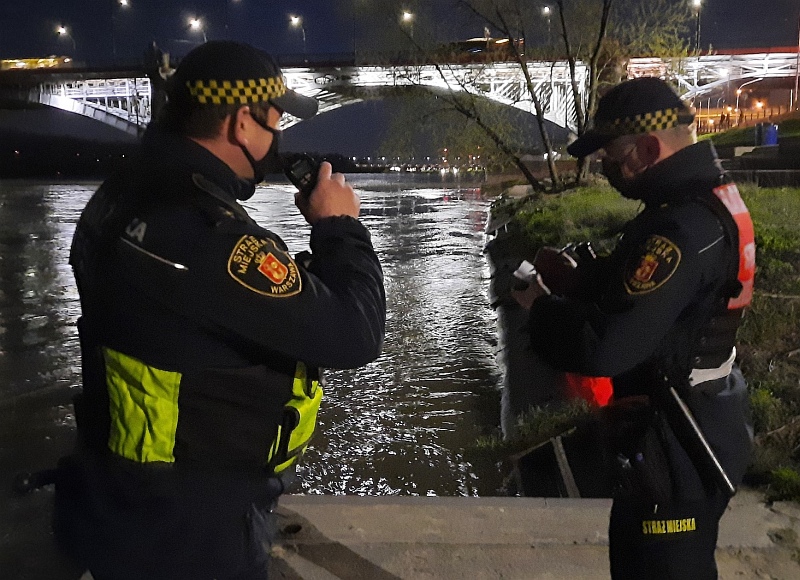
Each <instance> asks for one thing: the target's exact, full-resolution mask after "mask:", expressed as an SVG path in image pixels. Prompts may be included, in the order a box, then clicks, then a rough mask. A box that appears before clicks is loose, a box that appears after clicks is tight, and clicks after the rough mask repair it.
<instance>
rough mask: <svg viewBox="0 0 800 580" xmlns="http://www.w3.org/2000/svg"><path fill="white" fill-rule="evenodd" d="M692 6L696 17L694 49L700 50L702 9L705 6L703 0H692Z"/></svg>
mask: <svg viewBox="0 0 800 580" xmlns="http://www.w3.org/2000/svg"><path fill="white" fill-rule="evenodd" d="M692 7H693V8H694V17H695V30H694V49H695V51H696V52H700V11H701V9H702V8H703V0H692Z"/></svg>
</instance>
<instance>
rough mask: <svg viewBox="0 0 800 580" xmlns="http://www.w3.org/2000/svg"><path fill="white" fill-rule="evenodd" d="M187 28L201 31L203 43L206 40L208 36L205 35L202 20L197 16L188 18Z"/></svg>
mask: <svg viewBox="0 0 800 580" xmlns="http://www.w3.org/2000/svg"><path fill="white" fill-rule="evenodd" d="M189 29H190V30H195V31H200V32H202V33H203V43H206V42H208V37H207V36H206V31H205V28H204V27H203V21H202V20H201V19H199V18H194V17H192V18H189Z"/></svg>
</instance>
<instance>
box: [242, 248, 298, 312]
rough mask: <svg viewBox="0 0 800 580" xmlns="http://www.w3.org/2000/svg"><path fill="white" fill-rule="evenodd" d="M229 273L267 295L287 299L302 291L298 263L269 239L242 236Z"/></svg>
mask: <svg viewBox="0 0 800 580" xmlns="http://www.w3.org/2000/svg"><path fill="white" fill-rule="evenodd" d="M228 274H230V275H231V277H232V278H233V279H234V280H236V281H237V282H238V283H239V284H241V285H242V286H244V287H245V288H247V289H248V290H252V291H253V292H257V293H259V294H263V295H264V296H274V297H276V298H287V297H289V296H294V295H295V294H297V293H299V292H300V290H301V289H302V280H301V278H300V272H299V271H298V269H297V264H295V262H294V260H292V258H291V256H289V254H287V253H286V252H284V251H283V250H281V249H280V248H278V246H277V245H276V244H275V242H274V241H273V240H270V239H269V238H257V237H256V236H244V237H242V238H241V239H240V240H239V241H238V242H237V243H236V246H235V247H234V248H233V251H232V252H231V255H230V257H229V258H228Z"/></svg>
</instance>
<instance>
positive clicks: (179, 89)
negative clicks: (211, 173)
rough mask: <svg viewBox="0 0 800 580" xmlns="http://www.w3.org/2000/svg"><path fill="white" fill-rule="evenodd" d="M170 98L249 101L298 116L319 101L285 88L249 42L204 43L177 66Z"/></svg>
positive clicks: (310, 112) (189, 102) (183, 102)
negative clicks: (265, 104) (274, 107)
mask: <svg viewBox="0 0 800 580" xmlns="http://www.w3.org/2000/svg"><path fill="white" fill-rule="evenodd" d="M168 94H169V97H170V100H171V101H173V102H174V103H175V104H176V105H178V106H179V107H180V106H187V107H193V106H201V107H202V106H215V105H239V104H240V105H242V106H247V105H253V104H257V103H263V102H269V103H270V104H272V105H274V106H276V107H278V108H279V109H281V110H282V111H284V112H286V113H289V114H290V115H293V116H295V117H298V118H300V119H308V118H309V117H313V116H314V115H316V114H317V109H318V108H319V103H318V102H317V100H316V99H314V98H312V97H306V96H304V95H301V94H299V93H297V92H295V91H293V90H291V89H289V88H288V87H287V86H286V83H285V82H284V80H283V74H282V73H281V70H280V68H278V65H277V64H275V61H274V60H273V59H272V57H271V56H270V55H269V54H267V53H266V52H263V51H261V50H258V49H256V48H254V47H252V46H250V45H249V44H244V43H239V42H231V41H224V40H220V41H209V42H206V43H204V44H202V45H200V46H198V47H197V48H195V49H194V50H192V51H191V52H190V53H189V54H187V55H186V56H185V57H184V58H183V60H181V62H180V63H179V64H178V68H177V69H176V71H175V74H174V75H173V76H172V78H171V79H170V88H169V89H168Z"/></svg>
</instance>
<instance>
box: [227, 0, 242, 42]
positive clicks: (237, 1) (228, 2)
mask: <svg viewBox="0 0 800 580" xmlns="http://www.w3.org/2000/svg"><path fill="white" fill-rule="evenodd" d="M231 3H233V4H238V3H239V0H225V38H230V35H229V34H228V21H229V14H228V5H229V4H231Z"/></svg>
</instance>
